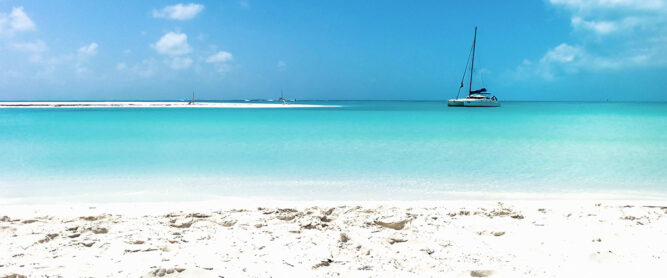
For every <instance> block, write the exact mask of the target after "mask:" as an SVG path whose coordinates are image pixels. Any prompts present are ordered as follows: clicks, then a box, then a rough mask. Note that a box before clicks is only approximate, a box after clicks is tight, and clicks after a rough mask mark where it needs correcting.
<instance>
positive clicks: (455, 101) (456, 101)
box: [447, 99, 465, 106]
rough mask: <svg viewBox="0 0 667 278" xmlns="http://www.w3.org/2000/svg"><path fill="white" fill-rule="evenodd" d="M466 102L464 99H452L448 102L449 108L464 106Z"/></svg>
mask: <svg viewBox="0 0 667 278" xmlns="http://www.w3.org/2000/svg"><path fill="white" fill-rule="evenodd" d="M464 102H465V100H463V99H450V100H449V101H447V106H463V103H464Z"/></svg>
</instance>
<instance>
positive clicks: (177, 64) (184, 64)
mask: <svg viewBox="0 0 667 278" xmlns="http://www.w3.org/2000/svg"><path fill="white" fill-rule="evenodd" d="M167 63H168V64H169V67H171V68H172V69H175V70H182V69H187V68H189V67H190V66H191V65H192V59H190V58H188V57H173V58H171V59H169V60H168V61H167Z"/></svg>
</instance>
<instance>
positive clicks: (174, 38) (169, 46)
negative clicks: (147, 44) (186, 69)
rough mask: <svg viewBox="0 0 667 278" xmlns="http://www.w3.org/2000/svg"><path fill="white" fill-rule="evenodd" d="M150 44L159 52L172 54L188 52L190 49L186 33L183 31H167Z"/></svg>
mask: <svg viewBox="0 0 667 278" xmlns="http://www.w3.org/2000/svg"><path fill="white" fill-rule="evenodd" d="M151 46H152V47H153V48H154V49H155V50H156V51H157V52H158V53H160V54H165V55H172V56H178V55H184V54H188V53H190V51H191V48H190V45H189V44H188V35H186V34H183V33H175V32H169V33H167V34H165V35H164V36H162V38H160V40H158V41H157V42H156V43H155V44H152V45H151Z"/></svg>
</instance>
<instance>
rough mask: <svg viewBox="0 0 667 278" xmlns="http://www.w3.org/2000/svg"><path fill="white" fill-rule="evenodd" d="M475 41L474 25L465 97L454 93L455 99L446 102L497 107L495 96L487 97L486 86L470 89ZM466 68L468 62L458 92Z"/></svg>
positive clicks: (469, 105)
mask: <svg viewBox="0 0 667 278" xmlns="http://www.w3.org/2000/svg"><path fill="white" fill-rule="evenodd" d="M476 43H477V26H475V37H474V38H473V40H472V50H471V51H472V62H471V63H470V84H469V85H468V96H467V97H466V98H459V95H458V93H457V94H456V98H455V99H450V100H449V101H448V102H447V105H448V106H466V107H498V106H500V103H499V102H498V99H497V98H496V96H492V97H490V98H489V97H488V96H487V95H489V94H490V93H487V92H486V88H481V89H479V90H473V89H472V74H473V72H474V67H475V44H476ZM467 70H468V64H467V63H466V69H465V71H464V72H463V78H461V86H460V87H459V93H460V92H461V88H463V81H464V80H465V73H466V72H467Z"/></svg>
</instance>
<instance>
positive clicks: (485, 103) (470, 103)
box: [463, 99, 500, 107]
mask: <svg viewBox="0 0 667 278" xmlns="http://www.w3.org/2000/svg"><path fill="white" fill-rule="evenodd" d="M463 106H465V107H499V106H500V102H498V101H497V100H486V99H479V100H477V99H476V100H466V101H464V102H463Z"/></svg>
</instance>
